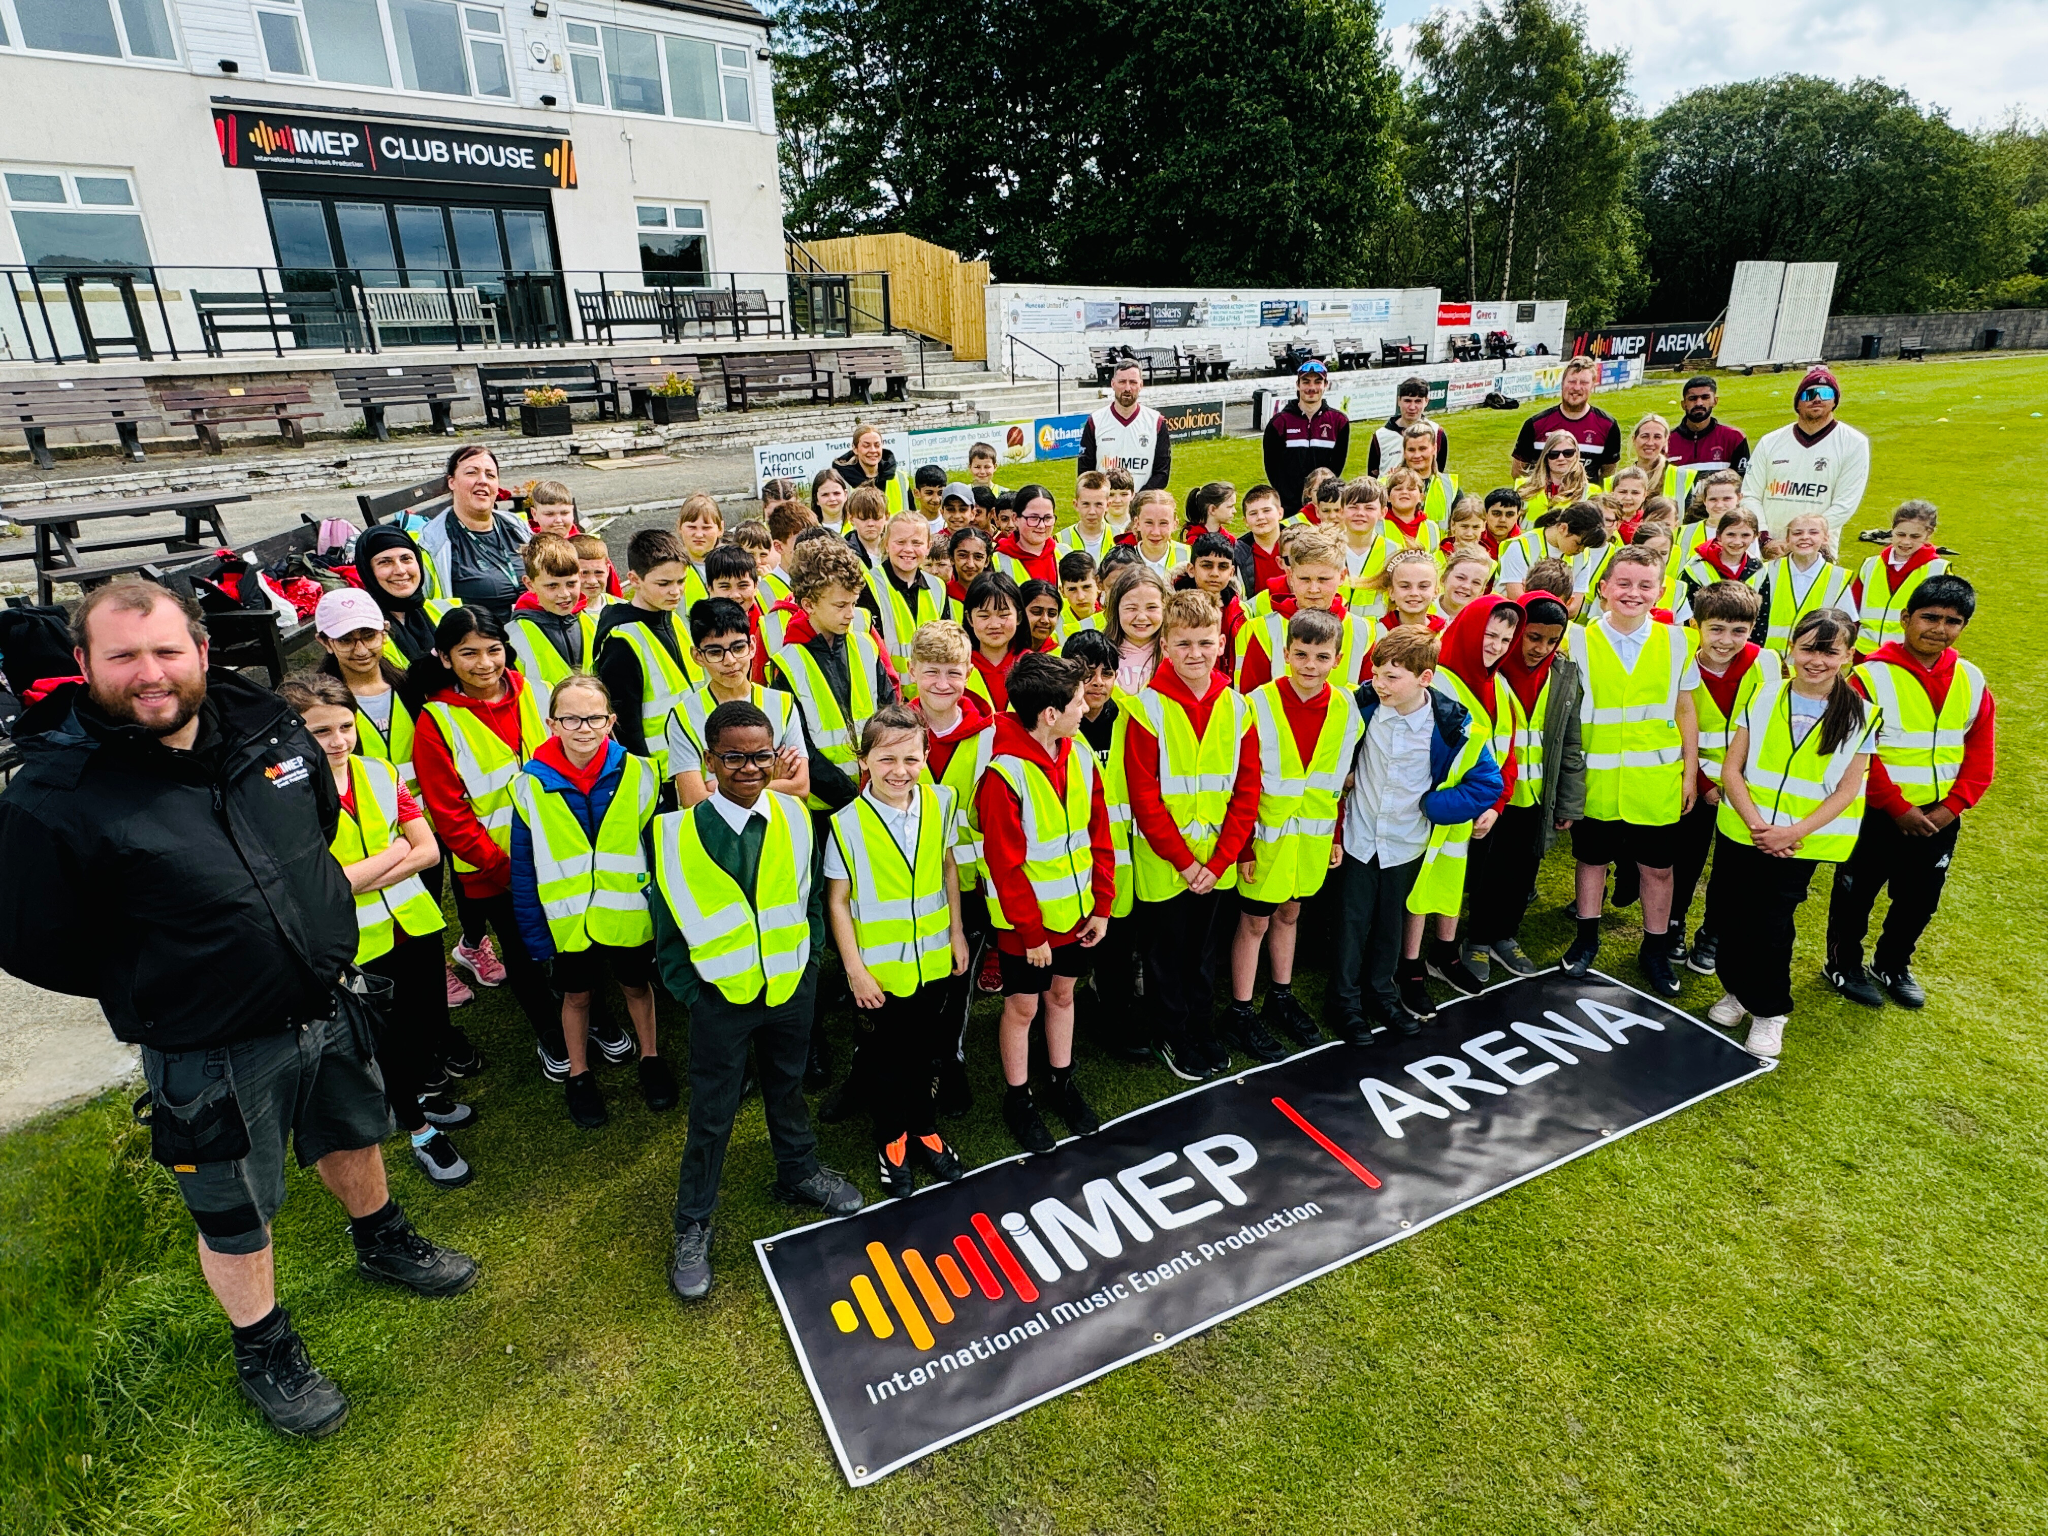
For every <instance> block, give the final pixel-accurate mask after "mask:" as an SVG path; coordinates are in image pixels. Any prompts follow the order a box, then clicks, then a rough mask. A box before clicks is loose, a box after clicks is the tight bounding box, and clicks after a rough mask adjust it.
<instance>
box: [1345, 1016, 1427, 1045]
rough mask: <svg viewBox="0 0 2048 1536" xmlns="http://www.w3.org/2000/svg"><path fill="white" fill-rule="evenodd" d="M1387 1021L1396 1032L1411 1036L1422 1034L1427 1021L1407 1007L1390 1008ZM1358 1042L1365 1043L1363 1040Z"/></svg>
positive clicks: (1388, 1025)
mask: <svg viewBox="0 0 2048 1536" xmlns="http://www.w3.org/2000/svg"><path fill="white" fill-rule="evenodd" d="M1386 1021H1387V1028H1389V1029H1391V1030H1392V1031H1393V1032H1394V1033H1395V1034H1397V1035H1409V1036H1414V1035H1419V1034H1421V1033H1422V1026H1423V1024H1424V1023H1425V1022H1426V1021H1425V1020H1423V1019H1421V1018H1418V1017H1417V1016H1416V1015H1415V1014H1414V1013H1413V1012H1411V1011H1410V1010H1409V1009H1406V1008H1389V1009H1388V1010H1387V1012H1386ZM1358 1043H1359V1044H1361V1045H1363V1044H1365V1042H1364V1041H1362V1040H1361V1041H1360V1042H1358Z"/></svg>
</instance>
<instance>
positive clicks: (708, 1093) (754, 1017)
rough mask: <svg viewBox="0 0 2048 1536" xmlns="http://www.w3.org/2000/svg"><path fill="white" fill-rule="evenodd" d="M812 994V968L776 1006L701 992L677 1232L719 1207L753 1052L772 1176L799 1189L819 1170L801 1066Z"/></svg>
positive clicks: (693, 1018) (693, 1032) (694, 1009)
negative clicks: (772, 1159) (772, 1158)
mask: <svg viewBox="0 0 2048 1536" xmlns="http://www.w3.org/2000/svg"><path fill="white" fill-rule="evenodd" d="M817 992H818V967H817V965H816V964H815V963H813V964H812V965H811V967H810V969H809V970H808V971H806V972H805V974H804V979H803V981H802V983H801V984H799V985H798V987H797V989H796V991H795V992H793V993H791V994H790V996H789V999H788V1000H787V1001H786V1002H784V1003H783V1004H782V1005H781V1006H780V1007H778V1008H771V1007H769V1006H768V1005H767V1003H765V1002H761V1001H756V1002H752V1003H742V1004H737V1005H735V1004H733V1003H728V1002H727V1001H726V1000H725V998H724V996H723V995H722V994H720V992H719V991H718V989H717V988H716V987H704V988H703V989H702V990H701V991H700V992H699V993H698V996H697V1001H696V1002H694V1003H692V1004H691V1005H690V1130H689V1135H688V1136H687V1138H686V1139H685V1140H684V1142H683V1165H682V1169H681V1171H680V1173H679V1174H678V1175H677V1178H676V1211H675V1221H676V1230H677V1231H678V1232H680V1231H681V1230H682V1229H683V1227H684V1226H685V1225H686V1224H688V1223H693V1222H705V1221H709V1220H710V1219H711V1213H712V1211H714V1210H715V1209H717V1207H718V1181H719V1180H720V1178H722V1177H723V1176H724V1173H725V1149H726V1144H727V1143H728V1142H730V1141H731V1140H732V1123H733V1120H734V1118H735V1117H736V1116H737V1115H738V1114H739V1109H740V1087H741V1084H742V1083H744V1082H745V1080H746V1075H747V1050H748V1047H750V1046H751V1047H752V1048H753V1052H754V1063H755V1066H756V1068H757V1069H758V1070H759V1072H760V1074H761V1105H762V1109H763V1112H764V1113H765V1114H766V1116H767V1119H768V1143H769V1145H770V1146H771V1147H772V1148H773V1149H774V1152H775V1171H776V1174H777V1176H778V1177H779V1178H780V1179H781V1180H782V1182H783V1183H784V1184H798V1183H801V1182H802V1181H803V1180H805V1179H807V1178H809V1177H810V1176H811V1175H812V1174H814V1173H816V1172H817V1171H818V1133H817V1132H816V1131H815V1130H814V1129H812V1126H811V1113H810V1110H809V1109H808V1108H807V1107H806V1106H805V1104H804V1060H805V1058H806V1056H807V1055H808V1054H809V1052H810V1047H811V1017H812V1014H813V1013H814V1012H815V1010H816V1003H817Z"/></svg>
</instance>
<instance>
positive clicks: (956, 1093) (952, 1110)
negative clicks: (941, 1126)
mask: <svg viewBox="0 0 2048 1536" xmlns="http://www.w3.org/2000/svg"><path fill="white" fill-rule="evenodd" d="M935 1077H936V1079H937V1083H936V1086H935V1087H934V1088H933V1089H932V1110H933V1112H934V1113H936V1114H941V1115H944V1116H946V1117H947V1118H948V1119H951V1118H952V1117H953V1116H955V1115H964V1114H966V1113H967V1112H968V1111H969V1110H971V1109H972V1108H974V1089H973V1088H972V1087H971V1086H970V1085H969V1084H968V1081H967V1065H966V1063H965V1062H963V1061H961V1060H960V1059H959V1058H958V1057H957V1056H946V1057H942V1058H941V1059H940V1061H939V1064H938V1068H937V1071H936V1073H935Z"/></svg>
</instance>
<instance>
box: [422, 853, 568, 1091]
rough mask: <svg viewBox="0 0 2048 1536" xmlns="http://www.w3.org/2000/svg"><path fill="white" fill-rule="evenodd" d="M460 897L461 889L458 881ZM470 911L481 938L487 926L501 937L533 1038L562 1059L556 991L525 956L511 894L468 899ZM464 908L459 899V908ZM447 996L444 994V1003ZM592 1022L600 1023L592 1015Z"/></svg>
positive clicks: (508, 975) (508, 973) (508, 974)
mask: <svg viewBox="0 0 2048 1536" xmlns="http://www.w3.org/2000/svg"><path fill="white" fill-rule="evenodd" d="M455 889H456V892H457V895H458V898H459V897H460V893H461V890H462V885H461V882H460V881H457V882H456V887H455ZM468 900H469V902H470V905H471V910H472V911H473V912H474V913H475V915H476V925H477V927H476V931H477V934H478V935H479V936H481V935H482V933H483V931H484V928H485V927H486V926H487V925H488V926H489V927H490V928H492V929H494V930H495V931H496V932H497V935H498V959H499V960H500V961H502V962H503V963H504V966H505V983H506V985H507V986H509V987H511V989H512V995H513V996H514V997H515V998H517V999H518V1000H519V1007H520V1010H521V1011H522V1012H523V1013H525V1015H526V1022H527V1023H528V1024H530V1025H532V1026H533V1038H534V1039H536V1040H538V1041H539V1042H540V1043H541V1044H542V1045H543V1046H545V1047H546V1048H547V1051H548V1054H549V1055H551V1056H556V1057H559V1056H561V1055H562V1054H563V1053H564V1052H565V1051H567V1050H568V1047H567V1046H566V1045H564V1044H563V1043H562V1011H561V1006H560V1004H558V1003H557V1002H556V1000H555V989H554V988H553V987H551V986H549V985H548V979H547V976H546V974H545V973H544V972H543V971H542V970H541V968H540V967H539V966H538V965H537V964H535V963H534V961H533V958H532V957H531V956H529V955H528V954H527V953H526V941H525V940H524V939H522V938H520V937H519V918H518V915H517V914H516V913H514V912H513V910H512V893H511V892H510V891H504V892H501V893H500V894H498V895H496V896H471V897H469V898H468ZM460 906H461V901H460V899H458V901H457V907H458V909H459V908H460ZM446 1000H447V994H446V992H445V991H444V992H443V994H442V1001H443V1002H444V1003H445V1002H446ZM591 1023H592V1025H593V1026H594V1025H595V1024H596V1023H597V1020H596V1018H595V1017H594V1016H593V1018H592V1019H591Z"/></svg>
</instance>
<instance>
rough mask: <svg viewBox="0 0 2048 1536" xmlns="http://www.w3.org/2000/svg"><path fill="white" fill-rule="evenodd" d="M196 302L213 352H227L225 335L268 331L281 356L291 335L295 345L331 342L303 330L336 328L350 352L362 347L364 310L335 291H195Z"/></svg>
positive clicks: (211, 354) (204, 337)
mask: <svg viewBox="0 0 2048 1536" xmlns="http://www.w3.org/2000/svg"><path fill="white" fill-rule="evenodd" d="M192 307H193V309H194V310H196V311H197V312H198V315H199V337H200V340H201V341H203V342H204V343H205V344H206V355H207V356H208V357H225V356H226V355H227V349H226V348H225V347H223V346H222V345H221V337H223V336H244V335H256V336H268V337H269V338H270V347H271V350H272V351H273V352H275V353H277V355H278V356H280V357H282V356H283V355H284V340H283V338H285V337H286V336H289V337H291V338H292V340H293V343H294V345H307V346H325V345H327V344H328V343H327V342H325V341H324V340H316V339H314V338H313V337H312V336H311V335H307V336H306V337H305V340H304V341H303V342H302V341H301V340H300V337H301V333H310V332H312V331H314V330H316V329H327V330H332V331H334V332H335V333H336V334H337V335H338V336H339V337H340V338H341V344H342V346H343V347H345V348H346V349H347V350H348V351H350V352H355V351H359V350H361V347H362V324H361V318H362V317H361V315H360V314H359V313H358V312H357V310H356V309H355V307H354V306H353V305H349V304H344V303H342V301H341V298H340V296H339V295H337V294H333V293H194V294H193V295H192Z"/></svg>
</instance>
